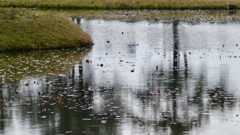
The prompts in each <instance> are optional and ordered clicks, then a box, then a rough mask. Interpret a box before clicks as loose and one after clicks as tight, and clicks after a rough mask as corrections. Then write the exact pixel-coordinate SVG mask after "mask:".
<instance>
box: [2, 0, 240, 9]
mask: <svg viewBox="0 0 240 135" xmlns="http://www.w3.org/2000/svg"><path fill="white" fill-rule="evenodd" d="M228 1H229V3H230V4H233V5H236V6H238V7H240V1H239V0H228ZM226 4H227V0H1V3H0V6H2V7H37V8H58V9H227V7H226Z"/></svg>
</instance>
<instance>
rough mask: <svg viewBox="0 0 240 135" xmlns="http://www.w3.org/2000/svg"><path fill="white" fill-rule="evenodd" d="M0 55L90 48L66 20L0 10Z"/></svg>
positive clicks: (88, 41)
mask: <svg viewBox="0 0 240 135" xmlns="http://www.w3.org/2000/svg"><path fill="white" fill-rule="evenodd" d="M0 35H1V38H0V51H1V52H2V51H16V50H39V49H57V48H72V47H80V46H87V45H91V44H92V40H91V38H90V37H89V35H88V34H86V33H85V32H83V31H82V30H81V29H80V28H79V26H77V25H76V24H74V23H73V22H72V21H70V20H69V19H67V18H65V17H63V16H61V15H58V14H55V13H51V12H41V11H35V10H30V9H3V8H0Z"/></svg>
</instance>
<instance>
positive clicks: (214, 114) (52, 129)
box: [0, 19, 240, 135]
mask: <svg viewBox="0 0 240 135" xmlns="http://www.w3.org/2000/svg"><path fill="white" fill-rule="evenodd" d="M74 21H75V22H76V23H78V25H79V26H81V28H83V29H84V31H86V32H87V33H89V34H90V36H91V37H92V39H93V41H94V46H93V47H92V49H91V50H88V51H84V52H82V51H81V50H79V51H70V50H61V51H42V52H31V53H24V54H10V53H9V54H1V55H0V57H1V59H0V61H1V65H0V75H1V81H0V92H1V94H0V95H1V97H0V98H1V108H0V109H1V111H0V114H1V115H0V117H1V118H0V134H2V135H28V134H29V135H30V134H31V135H32V134H35V135H60V134H61V135H62V134H74V135H81V134H86V135H159V134H161V135H182V134H189V135H228V134H232V135H235V134H238V133H239V131H240V124H239V123H240V116H239V115H240V89H239V88H240V84H239V81H240V72H239V71H238V70H239V69H240V51H239V49H240V35H239V29H240V25H239V23H226V24H222V23H198V24H193V23H187V22H181V21H177V20H174V21H168V22H164V21H138V22H123V21H109V20H108V21H107V20H101V19H94V20H86V19H81V20H78V19H74Z"/></svg>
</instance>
